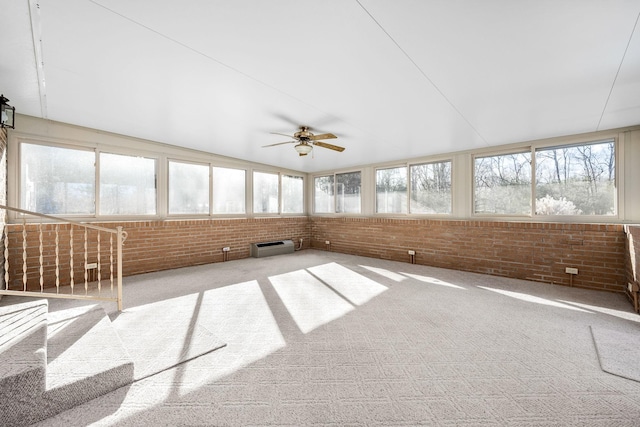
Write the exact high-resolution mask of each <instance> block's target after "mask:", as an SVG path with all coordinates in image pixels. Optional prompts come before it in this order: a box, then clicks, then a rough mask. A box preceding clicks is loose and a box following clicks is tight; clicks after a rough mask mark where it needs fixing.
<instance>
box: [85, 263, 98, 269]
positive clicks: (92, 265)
mask: <svg viewBox="0 0 640 427" xmlns="http://www.w3.org/2000/svg"><path fill="white" fill-rule="evenodd" d="M94 268H98V263H97V262H92V263H91V264H85V265H84V269H85V270H92V269H94Z"/></svg>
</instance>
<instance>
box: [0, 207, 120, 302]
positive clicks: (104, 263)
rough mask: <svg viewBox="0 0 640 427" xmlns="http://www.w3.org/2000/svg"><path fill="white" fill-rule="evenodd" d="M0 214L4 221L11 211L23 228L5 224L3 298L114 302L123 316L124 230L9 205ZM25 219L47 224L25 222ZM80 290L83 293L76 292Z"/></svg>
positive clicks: (1, 288) (0, 248) (3, 237)
mask: <svg viewBox="0 0 640 427" xmlns="http://www.w3.org/2000/svg"><path fill="white" fill-rule="evenodd" d="M1 210H4V213H5V221H6V219H7V218H8V215H7V213H8V211H12V212H15V213H17V214H19V215H20V216H21V217H22V224H6V223H5V224H4V230H3V232H2V235H1V238H2V242H1V244H0V253H3V254H4V259H3V265H2V266H3V267H4V276H3V277H0V279H4V283H3V284H4V286H0V295H14V296H28V297H40V298H67V299H86V300H96V301H113V302H116V303H117V305H118V311H122V246H123V243H124V241H125V240H126V238H127V233H126V232H125V231H124V230H123V227H121V226H118V227H116V228H115V229H113V228H106V227H100V226H97V225H92V224H86V223H81V222H75V221H70V220H67V219H62V218H57V217H54V216H50V215H44V214H40V213H37V212H30V211H26V210H23V209H18V208H12V207H9V206H5V205H0V211H1ZM27 217H33V218H42V219H46V220H47V221H46V222H43V221H40V222H32V221H30V222H27ZM103 235H104V238H103ZM114 244H115V245H114ZM114 269H115V271H114ZM76 277H81V278H82V279H83V280H77V279H76ZM104 281H108V294H109V295H105V294H106V293H107V291H105V290H104V289H103V282H104ZM78 282H80V283H78ZM78 285H80V286H78ZM78 287H81V288H83V292H82V290H81V292H77V288H78ZM104 287H107V286H104ZM114 288H115V292H114Z"/></svg>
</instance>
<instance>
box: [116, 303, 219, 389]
mask: <svg viewBox="0 0 640 427" xmlns="http://www.w3.org/2000/svg"><path fill="white" fill-rule="evenodd" d="M202 302H203V297H202V294H201V293H197V294H190V295H185V296H182V297H178V298H172V299H168V300H163V301H159V302H154V303H151V304H146V305H142V306H138V307H133V308H130V309H126V310H124V311H123V312H121V313H120V314H119V315H118V316H117V317H116V318H115V319H114V320H113V321H112V322H113V327H114V328H115V329H116V331H117V332H118V335H119V336H120V339H121V340H122V343H123V344H124V346H125V348H126V349H127V351H128V352H129V355H130V356H131V358H132V359H133V363H134V379H135V380H140V379H142V378H146V377H148V376H150V375H154V374H156V373H158V372H161V371H164V370H166V369H169V368H172V367H174V366H176V365H178V364H180V363H183V362H186V361H188V360H191V359H194V358H196V357H198V356H202V355H203V354H207V353H210V352H212V351H214V350H217V349H219V348H221V347H224V346H225V345H226V344H225V343H224V342H223V341H221V340H220V339H218V338H217V337H215V336H214V334H213V333H211V331H210V330H208V329H207V328H206V327H205V326H204V325H203V324H202V323H201V322H199V321H198V317H199V315H200V312H201V311H202V310H207V309H210V308H207V307H203V304H202Z"/></svg>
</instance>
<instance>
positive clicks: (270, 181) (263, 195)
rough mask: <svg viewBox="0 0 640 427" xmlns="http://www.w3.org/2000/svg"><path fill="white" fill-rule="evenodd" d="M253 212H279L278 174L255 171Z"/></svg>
mask: <svg viewBox="0 0 640 427" xmlns="http://www.w3.org/2000/svg"><path fill="white" fill-rule="evenodd" d="M253 212H255V213H278V175H277V174H273V173H264V172H254V173H253Z"/></svg>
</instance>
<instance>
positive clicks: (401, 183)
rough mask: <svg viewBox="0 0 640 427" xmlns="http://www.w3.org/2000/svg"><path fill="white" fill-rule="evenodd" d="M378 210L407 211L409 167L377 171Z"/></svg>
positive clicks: (384, 211)
mask: <svg viewBox="0 0 640 427" xmlns="http://www.w3.org/2000/svg"><path fill="white" fill-rule="evenodd" d="M376 212H378V213H407V168H406V167H404V166H403V167H398V168H388V169H378V170H377V171H376Z"/></svg>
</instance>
